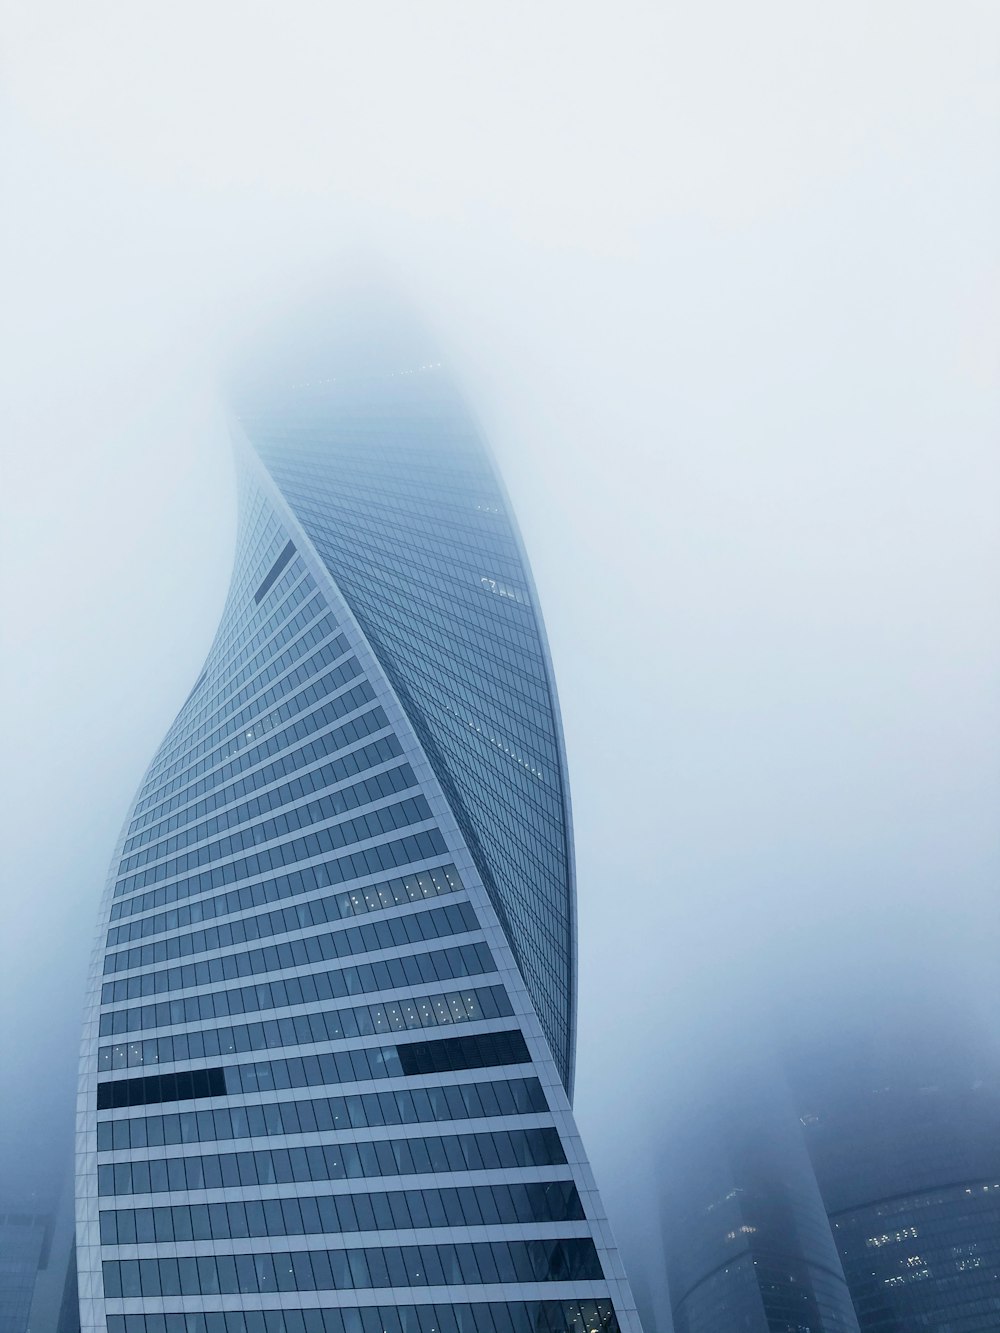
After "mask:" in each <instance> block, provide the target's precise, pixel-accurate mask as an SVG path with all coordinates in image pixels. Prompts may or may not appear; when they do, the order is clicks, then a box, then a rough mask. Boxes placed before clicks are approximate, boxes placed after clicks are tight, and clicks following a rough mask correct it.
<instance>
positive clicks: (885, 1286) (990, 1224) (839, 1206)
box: [789, 1004, 1000, 1333]
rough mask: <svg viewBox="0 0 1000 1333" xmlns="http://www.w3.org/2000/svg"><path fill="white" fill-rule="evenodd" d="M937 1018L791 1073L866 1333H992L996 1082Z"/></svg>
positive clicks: (999, 1308) (999, 1174)
mask: <svg viewBox="0 0 1000 1333" xmlns="http://www.w3.org/2000/svg"><path fill="white" fill-rule="evenodd" d="M940 1009H941V1012H942V1013H943V1014H945V1015H947V1018H946V1019H945V1021H943V1022H942V1020H941V1013H939V1014H938V1015H933V1014H932V1015H927V1014H924V1013H920V1015H919V1019H918V1021H916V1022H897V1023H893V1024H891V1025H889V1026H888V1027H887V1028H886V1029H885V1030H881V1031H878V1030H877V1031H875V1032H873V1033H872V1032H869V1033H868V1034H861V1033H857V1032H855V1033H852V1034H851V1037H850V1040H849V1041H844V1042H843V1043H838V1045H837V1046H833V1045H832V1044H831V1045H830V1046H828V1047H827V1049H826V1050H825V1051H824V1053H823V1054H824V1057H825V1058H823V1059H822V1060H819V1059H815V1058H814V1059H812V1060H807V1059H806V1058H805V1057H804V1056H803V1055H802V1054H799V1055H798V1056H797V1057H796V1059H795V1060H794V1061H792V1062H790V1063H789V1076H790V1079H791V1080H792V1084H793V1087H794V1088H795V1093H796V1098H797V1102H798V1108H799V1111H800V1119H801V1122H802V1125H803V1136H804V1139H805V1143H806V1146H807V1149H808V1152H809V1155H810V1157H811V1160H812V1163H813V1167H814V1170H815V1173H816V1179H817V1182H818V1184H819V1188H820V1191H821V1192H822V1195H823V1199H824V1203H825V1205H826V1208H827V1211H828V1213H829V1216H830V1222H831V1227H832V1233H833V1236H834V1239H835V1241H836V1244H837V1248H838V1250H839V1252H840V1257H841V1260H842V1263H843V1267H844V1273H845V1276H846V1278H847V1281H848V1284H849V1286H850V1289H851V1294H852V1296H853V1298H854V1304H855V1308H856V1309H857V1312H858V1320H859V1323H860V1325H861V1328H862V1331H863V1333H916V1331H917V1330H927V1331H928V1333H930V1331H931V1330H933V1331H934V1333H992V1330H995V1329H997V1328H1000V1069H998V1067H997V1062H996V1059H995V1057H994V1056H992V1055H991V1054H990V1047H989V1044H984V1043H980V1042H979V1041H977V1040H976V1038H975V1035H974V1034H973V1033H972V1032H970V1031H969V1026H970V1025H969V1023H968V1022H967V1021H966V1022H965V1023H961V1022H959V1021H958V1016H957V1015H956V1014H955V1013H953V1012H952V1011H951V1010H950V1008H949V1007H947V1006H945V1005H943V1004H942V1005H941V1006H940ZM950 1019H954V1020H955V1021H954V1022H950V1021H948V1020H950Z"/></svg>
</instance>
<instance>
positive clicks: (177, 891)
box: [112, 797, 447, 929]
mask: <svg viewBox="0 0 1000 1333" xmlns="http://www.w3.org/2000/svg"><path fill="white" fill-rule="evenodd" d="M418 799H419V800H420V801H423V797H419V798H418ZM411 805H412V800H408V801H405V802H403V806H406V807H407V808H409V807H410V806H411ZM401 808H402V807H400V806H393V807H391V809H392V810H394V811H399V810H400V809H401ZM421 808H425V807H421ZM401 817H402V816H401V815H400V818H401ZM432 834H433V835H434V836H430V835H432ZM299 844H304V845H305V846H306V848H307V852H308V854H309V855H318V854H319V853H314V852H310V851H308V849H309V848H312V847H314V846H316V845H317V838H316V836H315V835H314V834H310V835H309V838H308V839H306V838H297V839H296V842H295V844H294V846H298V845H299ZM292 845H293V844H286V845H285V847H286V849H287V848H288V847H289V846H292ZM425 847H426V848H428V850H426V851H425V850H422V849H423V848H425ZM280 850H281V849H278V848H276V849H274V851H273V852H269V851H266V850H265V851H262V852H258V853H256V854H255V855H253V856H249V857H244V858H242V859H241V860H240V861H230V862H228V863H227V864H225V865H222V866H216V867H215V869H214V870H210V871H207V872H205V873H204V874H201V875H195V876H194V877H193V878H192V879H189V880H180V881H179V882H178V883H176V884H171V885H168V886H167V888H165V889H155V890H154V891H153V892H151V893H143V894H140V895H139V897H138V898H133V899H131V900H129V901H128V902H124V903H115V907H122V908H125V909H126V915H132V914H133V913H134V914H138V913H140V912H144V911H146V910H147V909H148V908H149V907H159V906H162V904H163V903H165V902H176V901H177V899H178V898H183V897H187V896H189V895H193V894H200V893H204V892H206V890H208V889H213V888H222V887H223V885H225V884H228V883H231V882H232V879H233V878H237V879H244V878H246V879H250V878H257V877H259V876H261V875H262V874H263V873H264V871H266V870H270V869H276V868H277V866H278V865H280V864H282V862H281V861H280V860H278V859H277V853H278V852H279V851H280ZM444 851H447V847H446V845H445V841H444V839H443V838H442V837H441V835H440V833H438V831H437V829H430V830H425V831H424V833H422V834H417V835H415V836H411V837H409V838H401V839H399V840H398V841H397V842H393V843H380V844H379V845H378V846H377V847H369V848H367V849H366V850H365V851H363V852H352V853H351V854H350V855H348V856H338V857H330V858H329V859H327V860H326V861H324V862H323V864H322V865H319V866H311V867H304V868H303V871H302V874H301V875H300V876H299V877H298V878H296V877H294V876H282V877H280V878H278V879H276V881H274V883H275V884H276V889H275V891H274V892H273V894H268V893H267V891H266V890H267V889H268V888H269V887H270V884H265V885H263V886H262V885H254V886H253V894H252V896H251V898H250V900H249V901H250V904H251V905H252V906H255V907H256V906H259V905H260V904H262V903H266V902H273V901H274V897H291V896H292V895H293V894H295V893H307V892H309V889H308V888H297V887H294V886H296V885H310V886H311V887H312V888H326V887H327V885H330V884H342V883H344V881H345V880H349V879H365V878H367V877H368V876H369V875H377V874H379V872H380V871H383V870H394V869H396V868H397V867H398V866H401V865H406V864H407V863H408V862H410V861H424V860H427V859H429V858H430V857H432V856H439V855H440V854H441V853H442V852H444ZM403 853H409V854H408V855H404V854H403ZM237 871H238V873H237ZM310 872H311V873H310ZM258 890H260V892H259V894H258ZM282 890H284V892H282ZM195 911H197V912H198V913H199V915H195ZM210 915H211V912H210V911H208V912H206V911H205V905H204V904H199V906H198V907H197V908H196V909H194V910H193V911H192V913H191V915H190V917H189V918H188V920H195V921H197V920H204V919H205V918H206V917H207V916H210ZM113 916H114V908H112V918H113ZM160 919H161V920H163V919H164V918H160ZM177 921H178V924H181V925H183V924H186V921H185V919H184V918H183V916H181V915H180V914H179V915H178V917H177ZM165 928H167V929H169V927H164V926H162V925H161V926H160V929H165Z"/></svg>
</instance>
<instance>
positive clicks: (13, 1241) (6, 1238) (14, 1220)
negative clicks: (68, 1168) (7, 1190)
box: [0, 1200, 52, 1333]
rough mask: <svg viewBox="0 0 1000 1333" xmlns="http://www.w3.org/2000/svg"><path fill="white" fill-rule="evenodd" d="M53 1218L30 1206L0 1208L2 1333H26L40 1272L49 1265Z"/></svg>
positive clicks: (13, 1203) (7, 1204) (12, 1204)
mask: <svg viewBox="0 0 1000 1333" xmlns="http://www.w3.org/2000/svg"><path fill="white" fill-rule="evenodd" d="M51 1230H52V1218H51V1216H50V1215H49V1214H48V1213H37V1212H35V1211H34V1208H33V1207H32V1205H31V1204H30V1202H29V1203H18V1202H16V1201H13V1200H8V1201H5V1206H4V1207H2V1208H0V1333H27V1329H28V1323H29V1316H30V1314H31V1303H32V1299H33V1297H34V1294H35V1280H36V1278H37V1276H38V1271H39V1269H40V1268H42V1267H43V1266H44V1264H45V1262H46V1251H47V1249H48V1246H49V1242H50V1239H51V1235H50V1233H51Z"/></svg>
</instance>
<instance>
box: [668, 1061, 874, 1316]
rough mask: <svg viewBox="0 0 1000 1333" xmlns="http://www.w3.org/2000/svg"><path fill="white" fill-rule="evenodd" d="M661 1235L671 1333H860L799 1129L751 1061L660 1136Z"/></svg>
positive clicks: (731, 1068) (709, 1088) (719, 1079)
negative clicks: (664, 1142)
mask: <svg viewBox="0 0 1000 1333" xmlns="http://www.w3.org/2000/svg"><path fill="white" fill-rule="evenodd" d="M663 1195H664V1236H665V1253H666V1257H667V1269H668V1276H669V1286H670V1303H671V1310H672V1315H673V1327H674V1330H675V1333H723V1331H725V1333H859V1329H858V1321H857V1318H856V1316H855V1313H854V1307H853V1305H852V1302H851V1296H850V1293H849V1291H848V1287H847V1283H846V1280H845V1277H844V1272H843V1268H842V1266H841V1262H840V1258H839V1256H838V1253H837V1247H836V1245H835V1243H834V1239H833V1235H832V1234H831V1230H830V1225H829V1223H828V1221H827V1216H826V1210H825V1208H824V1204H823V1199H822V1197H821V1195H820V1191H819V1188H818V1186H817V1182H816V1178H815V1174H814V1172H813V1169H812V1165H811V1163H810V1161H809V1157H808V1154H807V1152H806V1148H805V1144H804V1142H803V1139H802V1135H801V1132H800V1125H799V1122H798V1119H797V1117H796V1116H795V1114H794V1111H793V1108H792V1105H791V1102H790V1099H789V1098H788V1096H787V1094H786V1092H785V1089H784V1088H783V1086H782V1080H781V1078H780V1075H779V1074H778V1071H777V1070H776V1069H775V1067H774V1066H773V1065H772V1064H771V1062H770V1061H768V1060H767V1058H766V1057H762V1056H760V1055H759V1054H758V1057H757V1059H756V1060H755V1061H754V1062H753V1063H752V1064H750V1065H749V1066H747V1065H744V1064H742V1063H741V1062H739V1061H738V1060H734V1061H733V1062H732V1063H731V1064H728V1065H727V1066H724V1067H723V1068H720V1069H718V1070H716V1071H715V1072H714V1073H713V1074H712V1075H710V1076H707V1077H706V1078H705V1080H704V1082H703V1084H702V1086H701V1088H700V1089H699V1093H698V1094H697V1095H695V1096H693V1097H692V1099H691V1101H690V1102H689V1103H688V1106H687V1107H686V1110H685V1114H684V1116H683V1119H682V1122H681V1123H678V1124H676V1125H673V1126H672V1127H671V1143H670V1150H669V1153H668V1155H667V1158H666V1163H665V1170H664V1188H663Z"/></svg>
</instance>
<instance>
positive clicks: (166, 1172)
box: [97, 1128, 566, 1197]
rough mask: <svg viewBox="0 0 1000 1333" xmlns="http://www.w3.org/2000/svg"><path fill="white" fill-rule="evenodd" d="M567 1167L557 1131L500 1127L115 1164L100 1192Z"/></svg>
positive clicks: (100, 1172) (100, 1177)
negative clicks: (475, 1132) (517, 1168)
mask: <svg viewBox="0 0 1000 1333" xmlns="http://www.w3.org/2000/svg"><path fill="white" fill-rule="evenodd" d="M565 1165H566V1155H565V1153H564V1152H563V1148H562V1144H561V1142H560V1141H559V1135H558V1134H557V1133H556V1131H555V1130H554V1129H551V1128H547V1129H495V1130H493V1131H491V1132H489V1133H481V1134H449V1135H432V1136H428V1137H417V1136H414V1135H411V1136H410V1137H409V1138H405V1139H377V1140H373V1141H372V1142H364V1143H337V1144H329V1143H328V1144H323V1145H320V1146H317V1147H312V1148H261V1149H258V1150H257V1151H255V1152H230V1153H208V1154H205V1155H204V1156H202V1155H198V1156H195V1155H190V1156H187V1157H157V1158H153V1159H151V1160H149V1161H136V1162H115V1163H114V1164H113V1165H110V1164H109V1165H105V1166H99V1167H98V1168H97V1192H98V1194H99V1195H101V1196H102V1197H107V1196H110V1195H119V1196H120V1195H125V1194H166V1193H177V1192H183V1191H184V1190H211V1189H244V1188H246V1187H248V1186H250V1187H256V1186H258V1185H305V1184H309V1183H310V1182H315V1181H320V1180H364V1179H369V1178H374V1177H379V1176H422V1175H439V1174H445V1173H447V1172H449V1171H495V1170H499V1169H508V1168H509V1169H512V1168H514V1167H518V1166H565Z"/></svg>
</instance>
